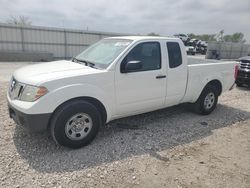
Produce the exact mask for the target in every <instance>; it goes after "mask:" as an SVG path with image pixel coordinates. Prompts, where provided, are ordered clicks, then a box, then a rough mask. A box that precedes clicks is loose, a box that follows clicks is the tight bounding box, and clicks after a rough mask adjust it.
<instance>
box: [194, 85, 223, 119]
mask: <svg viewBox="0 0 250 188" xmlns="http://www.w3.org/2000/svg"><path fill="white" fill-rule="evenodd" d="M217 102H218V91H217V89H216V87H214V86H212V85H207V86H206V87H205V88H204V90H203V91H202V93H201V95H200V97H199V98H198V100H197V101H196V102H195V103H194V111H195V112H196V113H198V114H203V115H208V114H210V113H211V112H212V111H213V110H214V109H215V107H216V105H217Z"/></svg>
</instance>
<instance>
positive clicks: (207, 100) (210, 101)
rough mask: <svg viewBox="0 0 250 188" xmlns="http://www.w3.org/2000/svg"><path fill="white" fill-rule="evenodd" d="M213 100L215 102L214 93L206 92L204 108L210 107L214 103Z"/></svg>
mask: <svg viewBox="0 0 250 188" xmlns="http://www.w3.org/2000/svg"><path fill="white" fill-rule="evenodd" d="M214 102H215V95H214V93H212V92H211V93H208V94H207V96H206V97H205V100H204V107H205V109H206V110H209V109H210V108H212V107H213V105H214Z"/></svg>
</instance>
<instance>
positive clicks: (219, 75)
mask: <svg viewBox="0 0 250 188" xmlns="http://www.w3.org/2000/svg"><path fill="white" fill-rule="evenodd" d="M235 64H236V62H235V61H220V60H207V59H200V58H190V57H189V58H188V79H187V80H188V81H187V89H186V93H185V97H184V101H185V102H187V101H188V102H195V101H196V100H197V98H198V97H199V95H200V93H201V91H202V89H203V88H204V86H205V84H206V83H207V81H208V80H211V79H212V78H213V79H215V80H219V81H220V82H221V84H222V91H226V90H228V89H229V88H230V87H231V86H232V84H233V83H234V68H235Z"/></svg>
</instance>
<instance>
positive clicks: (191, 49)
mask: <svg viewBox="0 0 250 188" xmlns="http://www.w3.org/2000/svg"><path fill="white" fill-rule="evenodd" d="M185 46H186V52H187V54H188V55H195V53H196V46H195V45H194V43H193V42H191V41H189V42H187V43H186V44H185Z"/></svg>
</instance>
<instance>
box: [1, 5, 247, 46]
mask: <svg viewBox="0 0 250 188" xmlns="http://www.w3.org/2000/svg"><path fill="white" fill-rule="evenodd" d="M0 7H1V8H0V10H1V11H0V22H5V21H6V20H7V19H8V18H9V16H11V15H14V16H17V15H23V16H27V17H29V18H30V20H31V21H32V23H33V25H39V26H53V27H65V28H78V29H86V28H88V29H89V30H97V31H109V32H119V33H133V34H137V33H140V34H147V33H149V32H155V33H159V34H161V35H173V34H174V33H195V34H205V33H208V34H211V33H218V32H219V31H220V30H221V29H224V30H225V33H226V34H231V33H234V32H243V33H244V34H245V38H246V39H247V41H248V43H250V0H236V1H234V0H205V1H203V0H137V1H136V0H68V1H66V0H0Z"/></svg>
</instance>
